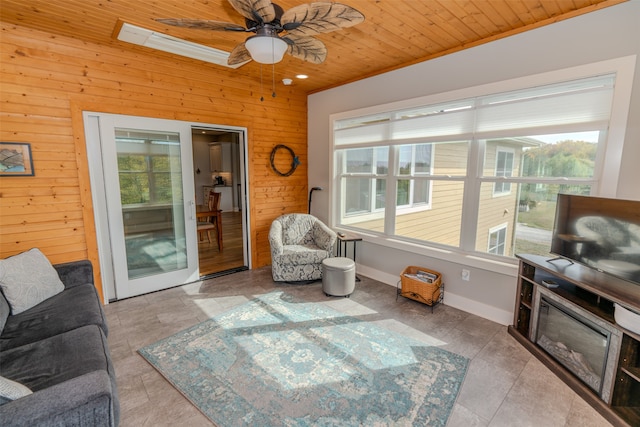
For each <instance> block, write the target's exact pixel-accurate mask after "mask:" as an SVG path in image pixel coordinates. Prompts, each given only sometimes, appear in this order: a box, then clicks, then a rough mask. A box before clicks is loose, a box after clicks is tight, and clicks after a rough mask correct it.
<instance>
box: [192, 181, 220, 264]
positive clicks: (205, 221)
mask: <svg viewBox="0 0 640 427" xmlns="http://www.w3.org/2000/svg"><path fill="white" fill-rule="evenodd" d="M220 196H221V194H220V193H217V192H215V191H210V192H209V198H208V201H207V205H206V206H205V209H206V210H203V211H200V212H198V213H197V220H198V221H197V222H198V227H197V228H198V243H202V242H203V236H204V234H205V233H206V236H207V241H208V242H209V243H211V231H212V230H215V231H216V239H217V242H218V250H220V251H221V250H222V210H220Z"/></svg>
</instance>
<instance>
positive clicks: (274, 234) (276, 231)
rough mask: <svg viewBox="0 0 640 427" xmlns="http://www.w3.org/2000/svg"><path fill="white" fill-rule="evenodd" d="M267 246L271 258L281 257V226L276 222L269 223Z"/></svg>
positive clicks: (282, 245) (282, 248)
mask: <svg viewBox="0 0 640 427" xmlns="http://www.w3.org/2000/svg"><path fill="white" fill-rule="evenodd" d="M269 245H270V246H271V257H276V256H278V255H282V253H283V252H284V243H283V242H282V224H280V223H279V222H278V221H274V222H272V223H271V228H270V229H269Z"/></svg>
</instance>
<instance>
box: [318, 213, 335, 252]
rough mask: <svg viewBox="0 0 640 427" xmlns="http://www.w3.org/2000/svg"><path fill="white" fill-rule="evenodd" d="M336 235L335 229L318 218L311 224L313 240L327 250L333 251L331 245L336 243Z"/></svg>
mask: <svg viewBox="0 0 640 427" xmlns="http://www.w3.org/2000/svg"><path fill="white" fill-rule="evenodd" d="M337 239H338V235H337V234H336V232H335V231H333V230H332V229H330V228H329V227H327V225H326V224H325V223H324V222H322V221H320V220H318V221H316V222H315V223H314V224H313V240H314V242H315V244H316V246H318V247H319V248H322V249H324V250H325V251H327V252H333V246H334V245H335V244H336V240H337Z"/></svg>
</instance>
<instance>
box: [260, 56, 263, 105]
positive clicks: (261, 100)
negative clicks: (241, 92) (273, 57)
mask: <svg viewBox="0 0 640 427" xmlns="http://www.w3.org/2000/svg"><path fill="white" fill-rule="evenodd" d="M263 93H264V90H263V88H262V64H260V102H264V96H263Z"/></svg>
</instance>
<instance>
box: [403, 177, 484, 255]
mask: <svg viewBox="0 0 640 427" xmlns="http://www.w3.org/2000/svg"><path fill="white" fill-rule="evenodd" d="M415 183H424V186H427V187H428V186H429V181H427V180H415ZM420 185H422V184H420ZM431 185H432V186H433V190H432V193H431V194H432V200H431V209H424V210H418V211H416V210H409V211H406V210H405V211H404V212H403V209H402V208H397V209H396V233H395V234H396V235H398V236H403V237H408V238H411V239H416V240H422V241H431V242H436V243H441V244H443V245H449V246H459V245H460V225H461V220H462V193H463V191H464V183H463V182H461V181H432V184H431ZM416 187H417V186H416ZM414 193H415V191H414ZM485 242H486V240H485Z"/></svg>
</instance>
